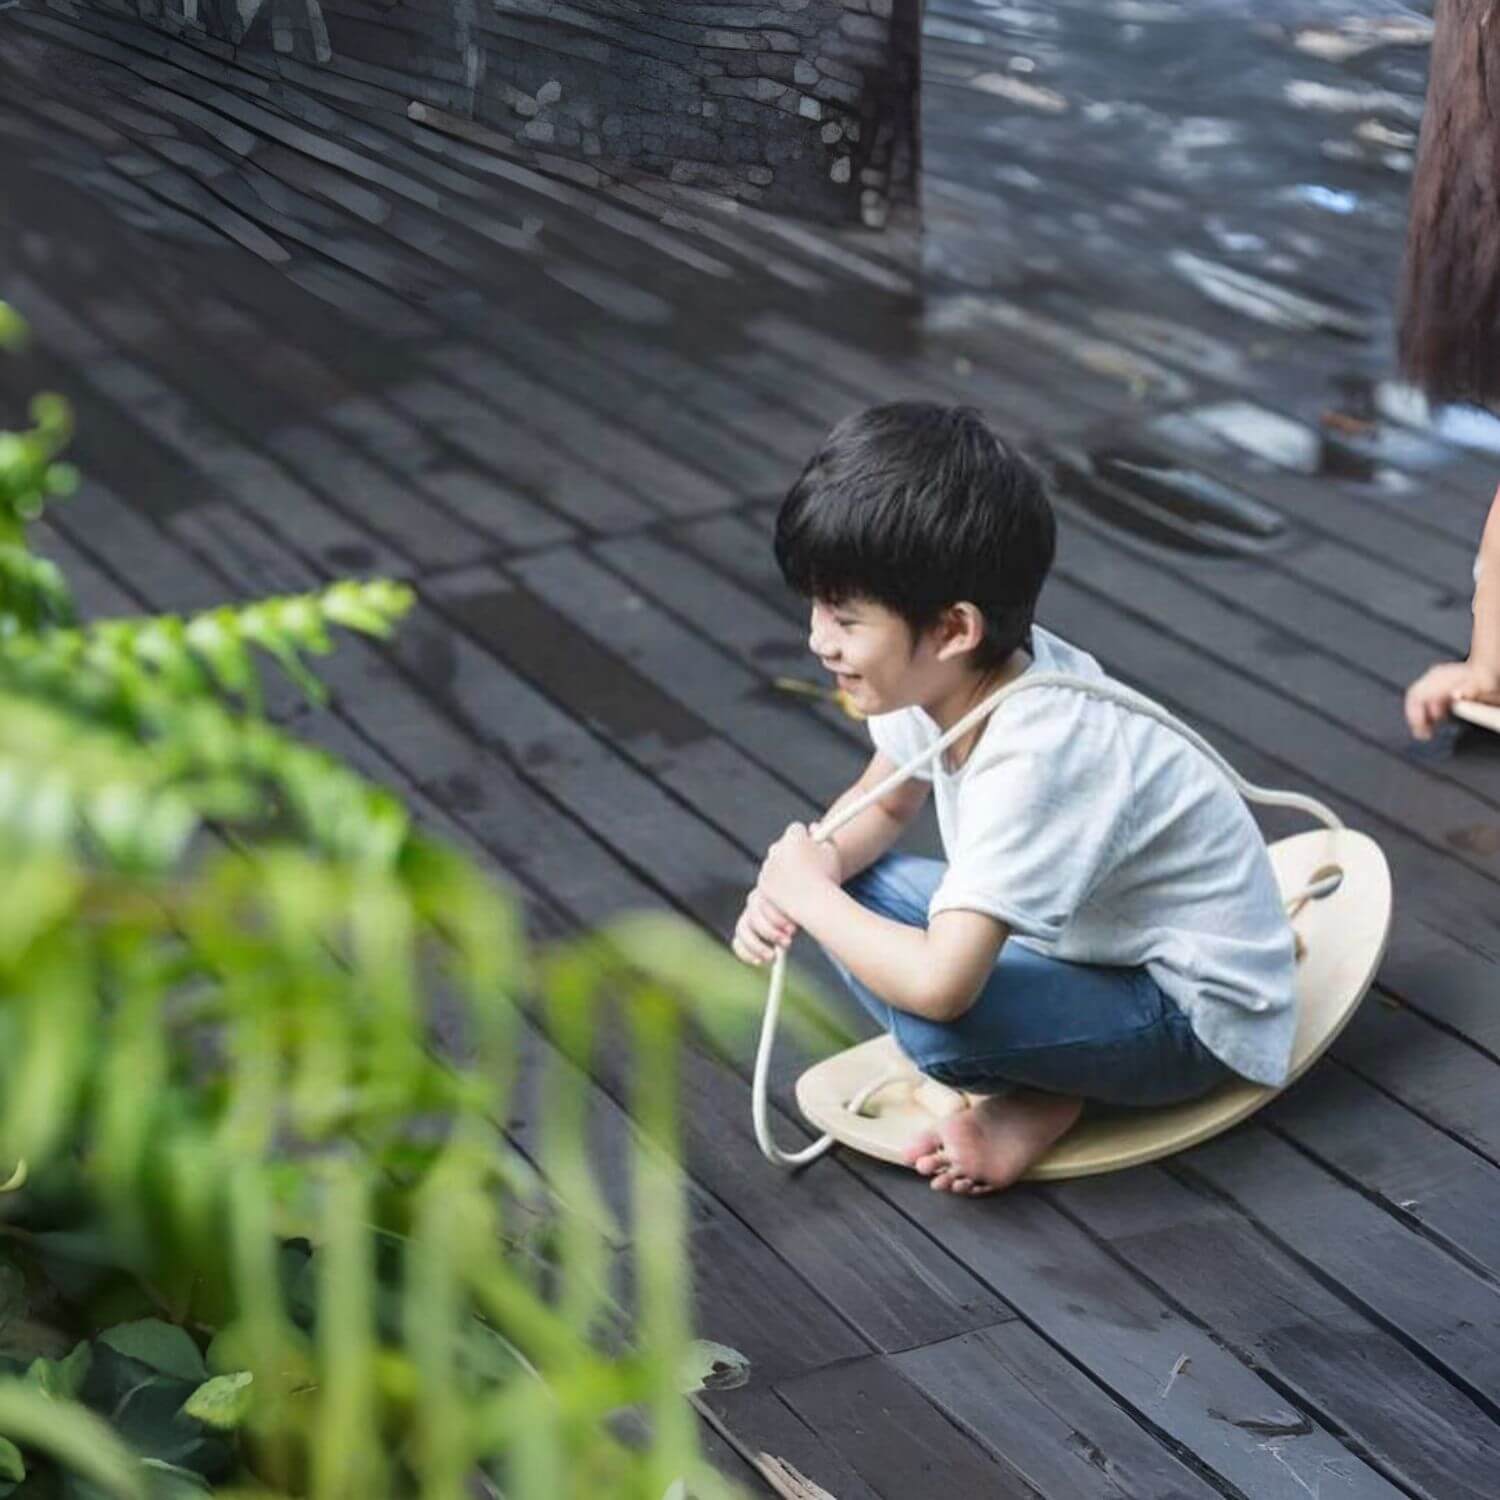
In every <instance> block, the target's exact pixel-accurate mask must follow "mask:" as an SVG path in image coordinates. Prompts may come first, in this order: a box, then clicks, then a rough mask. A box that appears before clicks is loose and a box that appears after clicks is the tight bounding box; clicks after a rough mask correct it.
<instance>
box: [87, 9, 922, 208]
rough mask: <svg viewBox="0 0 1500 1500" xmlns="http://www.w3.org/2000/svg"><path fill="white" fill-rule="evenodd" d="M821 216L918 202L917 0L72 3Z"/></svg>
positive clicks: (398, 101)
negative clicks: (326, 72) (338, 75)
mask: <svg viewBox="0 0 1500 1500" xmlns="http://www.w3.org/2000/svg"><path fill="white" fill-rule="evenodd" d="M86 3H87V4H89V5H92V6H94V7H95V8H98V9H105V10H110V11H114V12H120V11H125V12H127V13H129V14H131V15H133V16H135V17H137V18H139V19H140V20H141V21H143V22H145V23H147V24H149V25H152V26H155V27H159V28H161V29H163V30H168V31H171V32H173V33H175V34H177V35H179V36H181V37H183V38H184V39H187V40H191V39H193V38H194V37H198V38H210V39H212V40H213V41H216V42H220V43H227V44H229V45H230V46H232V47H236V48H238V49H241V50H243V51H245V52H252V53H264V54H269V55H271V56H276V55H281V56H290V57H295V58H297V59H298V60H299V61H301V62H304V63H306V64H309V65H311V66H314V67H318V68H325V69H328V70H330V71H333V72H336V73H342V74H345V75H346V76H348V77H351V78H356V79H359V80H360V81H362V82H365V83H369V84H374V85H376V86H377V87H378V88H381V89H383V90H385V91H386V94H387V96H388V98H387V102H388V103H389V105H390V107H392V108H393V109H394V108H402V107H404V105H403V103H402V100H403V97H409V98H410V99H420V100H422V101H423V102H424V103H427V104H430V105H433V106H436V107H438V108H441V109H447V110H451V111H453V112H454V113H457V114H460V115H463V116H466V117H468V118H472V119H474V120H477V121H479V122H480V123H482V124H484V125H486V126H489V127H490V128H492V129H495V130H499V131H503V132H504V133H506V134H508V135H511V136H514V137H515V138H516V139H517V140H521V141H528V142H531V143H533V144H535V145H538V146H546V147H549V148H551V149H554V150H557V151H561V152H564V153H567V154H571V155H576V156H578V157H581V158H586V159H592V160H596V161H598V162H599V163H600V164H601V165H604V166H608V165H610V164H614V165H616V166H629V167H635V168H640V169H643V170H645V171H649V172H653V173H657V174H660V175H661V176H664V177H669V178H671V179H672V180H673V181H676V182H681V183H690V184H694V185H698V186H703V187H707V188H711V189H714V190H717V191H720V192H724V193H728V194H731V195H733V196H734V197H737V198H740V199H743V200H745V201H747V202H754V203H757V204H760V205H761V206H763V207H766V208H773V209H779V210H785V211H790V212H794V213H799V214H805V215H807V216H808V217H811V218H816V219H821V220H825V221H829V222H861V221H862V222H864V223H865V224H867V225H870V226H871V227H879V226H881V225H883V224H884V223H886V221H887V218H888V216H889V215H890V214H891V213H892V212H895V213H896V214H897V215H898V216H900V217H905V216H907V215H909V214H911V213H913V212H914V205H915V202H916V172H917V78H918V61H919V59H918V47H919V38H920V33H921V6H922V0H772V3H769V4H761V5H744V4H732V3H726V0H703V3H698V4H683V3H677V0H638V3H632V0H572V3H566V0H389V3H381V0H86Z"/></svg>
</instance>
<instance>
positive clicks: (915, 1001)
mask: <svg viewBox="0 0 1500 1500" xmlns="http://www.w3.org/2000/svg"><path fill="white" fill-rule="evenodd" d="M802 926H803V928H804V929H805V930H806V931H807V932H808V933H809V934H810V935H811V936H812V938H813V939H814V940H815V941H816V942H817V943H818V944H819V945H820V946H821V947H822V948H824V949H825V950H826V951H827V952H829V953H831V954H833V956H834V957H835V958H837V959H838V960H839V961H840V962H841V963H842V964H843V965H844V966H845V967H846V968H847V969H848V970H849V972H850V973H851V974H853V975H854V977H855V978H856V979H858V980H859V981H860V982H861V983H862V984H863V985H865V986H866V988H868V989H869V990H871V991H873V992H874V993H875V994H876V995H878V996H879V997H880V998H881V999H882V1000H884V1001H885V1003H886V1004H887V1005H892V1006H894V1007H895V1008H896V1009H897V1010H904V1011H907V1012H909V1013H910V1014H911V1015H914V1016H922V1017H924V1018H925V1019H927V1020H929V1021H956V1020H958V1019H959V1017H960V1016H962V1015H963V1014H964V1013H965V1012H966V1011H967V1010H968V1009H969V1007H970V1006H972V1005H973V1003H974V1001H975V1000H976V999H977V998H978V996H979V991H980V990H981V989H982V988H983V986H984V982H985V980H986V979H988V978H989V975H990V970H991V969H993V968H994V966H995V960H996V959H997V958H998V957H999V955H1000V950H1001V948H1002V947H1004V946H1005V940H1006V939H1007V938H1008V937H1009V936H1010V928H1009V927H1007V926H1006V925H1005V923H1004V922H1001V921H999V920H998V919H997V918H995V917H989V916H986V915H985V914H984V913H983V912H977V911H961V910H950V911H942V912H939V913H938V914H937V916H935V917H934V918H933V919H932V923H931V925H930V926H928V927H926V928H922V927H909V926H908V925H907V924H906V923H904V922H893V921H891V920H890V918H888V917H882V916H878V915H877V914H876V913H874V912H872V911H870V910H868V909H867V908H866V907H863V906H861V905H860V904H859V902H857V901H855V900H854V899H853V897H851V896H849V895H848V894H846V893H845V892H844V891H841V890H840V889H839V888H838V887H837V886H834V885H824V886H822V887H821V888H820V889H818V890H817V891H816V892H813V893H811V894H810V895H809V897H808V899H807V900H806V901H805V903H804V906H803V914H802Z"/></svg>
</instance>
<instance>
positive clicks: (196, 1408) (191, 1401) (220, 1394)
mask: <svg viewBox="0 0 1500 1500" xmlns="http://www.w3.org/2000/svg"><path fill="white" fill-rule="evenodd" d="M254 1381H255V1376H254V1375H252V1374H251V1373H250V1371H249V1370H237V1371H235V1373H234V1374H233V1375H215V1376H214V1377H213V1379H212V1380H206V1381H204V1382H203V1384H202V1385H200V1386H199V1387H198V1389H197V1390H196V1391H194V1392H193V1394H192V1395H191V1396H189V1397H188V1398H187V1400H186V1401H185V1402H184V1403H183V1407H182V1409H183V1411H185V1412H186V1413H187V1414H188V1416H190V1417H193V1418H195V1419H196V1420H197V1421H199V1422H203V1423H205V1424H206V1425H207V1426H209V1427H217V1428H219V1429H221V1430H223V1431H226V1432H227V1431H229V1430H231V1429H233V1428H235V1427H238V1426H239V1425H240V1423H241V1422H242V1421H244V1419H245V1414H246V1412H248V1411H249V1410H250V1403H251V1401H252V1399H253V1396H252V1393H251V1390H250V1387H251V1385H252V1384H253V1383H254Z"/></svg>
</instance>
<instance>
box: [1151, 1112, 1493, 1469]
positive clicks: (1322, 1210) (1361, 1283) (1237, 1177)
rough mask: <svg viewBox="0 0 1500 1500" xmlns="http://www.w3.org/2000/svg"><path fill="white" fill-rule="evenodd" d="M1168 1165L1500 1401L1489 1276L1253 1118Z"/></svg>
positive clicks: (1489, 1404) (1464, 1385)
mask: <svg viewBox="0 0 1500 1500" xmlns="http://www.w3.org/2000/svg"><path fill="white" fill-rule="evenodd" d="M1175 1170H1178V1171H1182V1172H1186V1173H1189V1174H1191V1175H1192V1177H1193V1178H1195V1179H1197V1180H1201V1181H1203V1182H1206V1183H1208V1184H1209V1185H1210V1186H1211V1187H1212V1188H1213V1189H1214V1190H1215V1191H1216V1192H1218V1193H1220V1194H1222V1195H1223V1196H1224V1197H1226V1198H1228V1199H1229V1200H1231V1201H1232V1202H1234V1203H1235V1204H1237V1205H1239V1207H1240V1208H1241V1209H1243V1211H1244V1212H1245V1213H1247V1214H1249V1215H1250V1216H1251V1217H1252V1218H1253V1219H1254V1220H1255V1222H1256V1223H1257V1224H1258V1225H1260V1226H1261V1227H1262V1228H1263V1229H1264V1230H1265V1231H1266V1233H1267V1234H1269V1235H1271V1236H1272V1237H1273V1238H1274V1240H1275V1241H1276V1243H1277V1244H1279V1245H1281V1246H1283V1247H1285V1248H1286V1249H1287V1250H1289V1251H1290V1252H1292V1253H1293V1254H1295V1255H1297V1256H1299V1257H1301V1258H1302V1260H1303V1262H1304V1264H1306V1265H1309V1266H1315V1267H1316V1268H1317V1271H1318V1273H1319V1275H1320V1276H1322V1277H1323V1278H1324V1279H1325V1280H1326V1281H1327V1282H1328V1283H1329V1284H1330V1285H1332V1286H1335V1287H1337V1289H1338V1291H1339V1294H1340V1296H1342V1297H1344V1298H1346V1299H1348V1300H1349V1301H1350V1302H1352V1303H1353V1304H1354V1305H1355V1306H1356V1307H1357V1308H1359V1309H1360V1310H1361V1311H1363V1312H1365V1313H1367V1314H1368V1315H1369V1316H1370V1317H1372V1318H1374V1319H1377V1320H1378V1321H1380V1322H1381V1323H1383V1324H1384V1325H1385V1326H1386V1327H1388V1328H1391V1329H1393V1330H1394V1331H1395V1332H1396V1333H1397V1334H1398V1335H1399V1336H1400V1337H1401V1338H1402V1339H1403V1340H1405V1341H1406V1342H1407V1344H1408V1345H1409V1346H1410V1347H1411V1348H1412V1349H1413V1350H1415V1351H1416V1352H1417V1353H1418V1354H1420V1355H1421V1357H1422V1358H1423V1359H1425V1360H1426V1361H1427V1362H1428V1363H1429V1364H1431V1365H1432V1366H1433V1367H1434V1368H1436V1369H1438V1370H1439V1371H1441V1372H1442V1373H1443V1374H1444V1375H1446V1376H1447V1378H1448V1379H1449V1380H1451V1381H1452V1382H1453V1383H1454V1384H1455V1385H1457V1386H1459V1387H1460V1389H1462V1390H1464V1391H1467V1392H1468V1393H1470V1394H1471V1395H1472V1396H1473V1397H1474V1399H1475V1400H1477V1401H1479V1402H1480V1403H1482V1404H1483V1405H1485V1407H1486V1409H1487V1410H1489V1411H1490V1412H1494V1411H1496V1410H1497V1409H1500V1401H1497V1400H1496V1396H1497V1393H1500V1337H1497V1334H1500V1292H1497V1291H1496V1288H1495V1287H1494V1286H1493V1285H1492V1284H1490V1283H1488V1282H1485V1281H1482V1280H1481V1279H1480V1278H1479V1277H1478V1276H1476V1275H1475V1274H1474V1273H1473V1272H1472V1271H1471V1270H1469V1269H1468V1268H1467V1267H1466V1266H1463V1265H1460V1264H1459V1263H1458V1262H1457V1261H1455V1260H1454V1259H1452V1258H1451V1257H1450V1256H1448V1255H1445V1254H1444V1253H1443V1252H1442V1251H1441V1250H1440V1249H1439V1248H1438V1247H1437V1246H1435V1245H1433V1244H1432V1243H1430V1242H1429V1241H1427V1240H1425V1239H1423V1238H1422V1237H1421V1236H1419V1235H1416V1234H1413V1233H1412V1231H1411V1230H1410V1229H1409V1228H1408V1227H1407V1226H1406V1225H1404V1224H1402V1223H1400V1222H1399V1221H1398V1220H1396V1219H1394V1218H1392V1217H1391V1216H1390V1215H1388V1214H1385V1213H1383V1212H1382V1211H1381V1210H1380V1209H1379V1208H1377V1207H1376V1206H1375V1205H1374V1204H1373V1203H1371V1202H1369V1201H1368V1200H1367V1199H1366V1198H1365V1197H1364V1196H1363V1195H1362V1194H1359V1193H1356V1192H1355V1191H1354V1190H1353V1189H1351V1188H1348V1187H1346V1186H1344V1185H1343V1184H1340V1183H1338V1182H1336V1181H1335V1180H1334V1179H1333V1178H1331V1177H1330V1176H1329V1175H1328V1174H1327V1173H1326V1172H1324V1171H1322V1170H1320V1169H1319V1168H1318V1167H1317V1166H1315V1165H1314V1164H1313V1163H1312V1162H1310V1161H1308V1160H1307V1158H1306V1157H1304V1156H1302V1155H1301V1154H1300V1153H1299V1152H1297V1151H1295V1150H1294V1149H1293V1148H1292V1147H1291V1146H1289V1145H1288V1144H1287V1143H1286V1142H1284V1141H1281V1140H1277V1139H1276V1138H1275V1137H1273V1136H1271V1135H1269V1134H1267V1133H1266V1132H1265V1131H1262V1130H1259V1129H1257V1128H1256V1127H1254V1126H1251V1127H1249V1128H1247V1129H1245V1130H1241V1131H1238V1132H1236V1133H1235V1134H1234V1135H1232V1136H1228V1137H1225V1138H1223V1139H1222V1140H1219V1141H1214V1142H1210V1143H1209V1144H1208V1145H1206V1146H1200V1147H1198V1148H1197V1149H1196V1150H1194V1151H1191V1152H1189V1153H1188V1154H1187V1155H1185V1156H1184V1157H1182V1158H1181V1160H1180V1163H1179V1164H1178V1165H1177V1166H1176V1167H1175ZM1219 1295H1220V1298H1221V1299H1225V1298H1227V1297H1228V1296H1229V1293H1228V1291H1227V1289H1225V1288H1221V1289H1220V1293H1219ZM1294 1323H1295V1319H1294ZM1449 1440H1450V1439H1445V1441H1449Z"/></svg>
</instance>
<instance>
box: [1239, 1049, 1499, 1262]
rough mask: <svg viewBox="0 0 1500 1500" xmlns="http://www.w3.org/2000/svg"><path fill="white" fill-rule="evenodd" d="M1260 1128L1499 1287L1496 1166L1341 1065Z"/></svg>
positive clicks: (1274, 1109)
mask: <svg viewBox="0 0 1500 1500" xmlns="http://www.w3.org/2000/svg"><path fill="white" fill-rule="evenodd" d="M1262 1119H1263V1123H1265V1124H1267V1125H1269V1126H1270V1127H1271V1128H1272V1129H1273V1130H1275V1131H1276V1132H1277V1133H1278V1134H1280V1135H1284V1136H1285V1137H1286V1138H1287V1139H1288V1140H1291V1141H1293V1142H1295V1144H1296V1145H1298V1146H1300V1147H1301V1148H1302V1150H1304V1151H1306V1152H1307V1153H1309V1154H1310V1155H1311V1156H1313V1157H1315V1158H1316V1159H1317V1160H1318V1161H1319V1162H1321V1163H1322V1164H1323V1165H1324V1166H1327V1167H1330V1168H1332V1169H1333V1170H1334V1171H1335V1172H1337V1173H1338V1175H1339V1176H1340V1177H1342V1178H1344V1179H1346V1180H1348V1181H1350V1182H1352V1183H1354V1184H1355V1185H1356V1186H1357V1187H1358V1188H1359V1190H1360V1191H1361V1192H1364V1193H1368V1194H1371V1195H1372V1196H1374V1197H1375V1198H1376V1199H1377V1201H1378V1202H1379V1203H1380V1204H1381V1205H1382V1206H1383V1207H1384V1208H1385V1210H1386V1212H1387V1213H1390V1214H1392V1215H1394V1216H1396V1217H1397V1218H1400V1219H1402V1220H1403V1221H1405V1222H1409V1223H1412V1224H1415V1225H1417V1226H1418V1227H1419V1228H1420V1229H1421V1232H1422V1233H1424V1234H1426V1235H1427V1236H1428V1237H1429V1238H1431V1239H1434V1240H1436V1241H1437V1242H1438V1243H1439V1244H1441V1245H1442V1246H1443V1248H1444V1249H1446V1250H1448V1251H1449V1253H1450V1254H1453V1255H1456V1256H1458V1257H1459V1258H1461V1259H1462V1260H1464V1261H1465V1262H1466V1263H1467V1264H1468V1265H1470V1266H1472V1267H1473V1268H1475V1269H1476V1270H1478V1271H1480V1272H1481V1273H1482V1274H1485V1275H1487V1276H1489V1277H1491V1278H1492V1279H1494V1280H1496V1281H1500V1169H1497V1168H1496V1167H1495V1166H1493V1165H1492V1164H1491V1163H1490V1162H1487V1161H1485V1160H1484V1159H1483V1158H1481V1157H1480V1156H1478V1155H1476V1154H1475V1153H1474V1152H1472V1151H1469V1150H1465V1149H1464V1147H1463V1146H1461V1145H1460V1144H1459V1143H1458V1142H1457V1141H1455V1140H1453V1139H1452V1138H1451V1137H1450V1136H1448V1135H1447V1134H1445V1133H1444V1132H1443V1131H1441V1130H1438V1129H1436V1128H1435V1127H1433V1126H1431V1125H1429V1124H1427V1123H1426V1122H1425V1121H1423V1120H1422V1119H1421V1118H1420V1117H1419V1116H1417V1115H1415V1114H1413V1113H1412V1112H1411V1110H1409V1109H1405V1108H1403V1107H1402V1106H1401V1105H1399V1104H1397V1103H1396V1101H1395V1100H1394V1099H1393V1098H1391V1097H1390V1096H1389V1095H1387V1094H1384V1093H1382V1092H1381V1091H1380V1090H1379V1089H1377V1088H1375V1087H1374V1086H1373V1085H1372V1084H1370V1083H1367V1082H1366V1081H1365V1080H1363V1079H1362V1078H1360V1077H1358V1076H1357V1075H1356V1074H1354V1073H1352V1072H1350V1071H1348V1070H1347V1069H1344V1068H1321V1069H1319V1071H1318V1073H1317V1075H1316V1077H1315V1078H1309V1079H1308V1080H1307V1082H1306V1083H1305V1084H1303V1085H1302V1086H1299V1087H1297V1088H1294V1089H1292V1090H1291V1091H1290V1092H1289V1093H1288V1094H1286V1095H1284V1096H1283V1097H1282V1098H1281V1099H1279V1100H1277V1101H1276V1102H1275V1103H1274V1104H1273V1105H1272V1106H1271V1108H1270V1109H1268V1110H1267V1111H1266V1113H1265V1115H1264V1116H1263V1117H1262Z"/></svg>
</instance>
